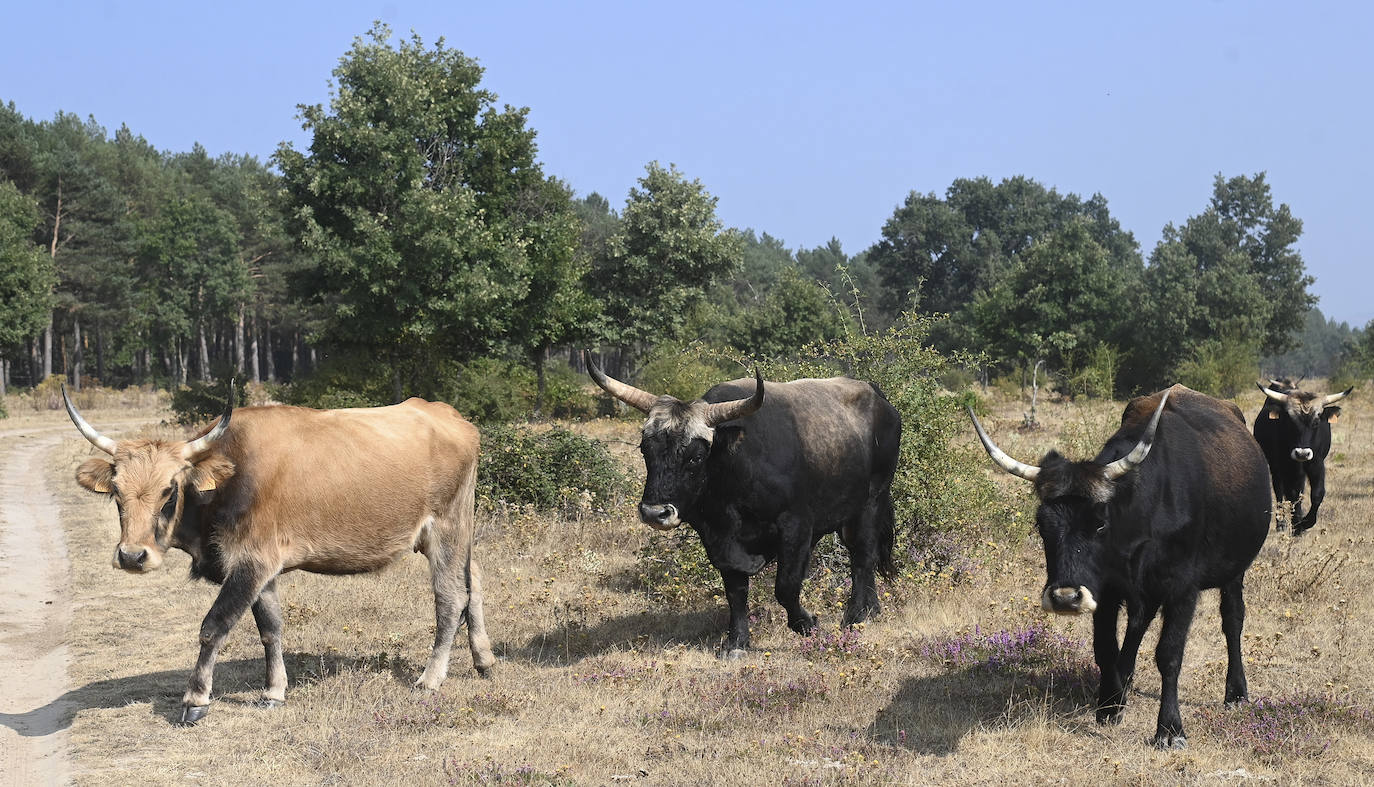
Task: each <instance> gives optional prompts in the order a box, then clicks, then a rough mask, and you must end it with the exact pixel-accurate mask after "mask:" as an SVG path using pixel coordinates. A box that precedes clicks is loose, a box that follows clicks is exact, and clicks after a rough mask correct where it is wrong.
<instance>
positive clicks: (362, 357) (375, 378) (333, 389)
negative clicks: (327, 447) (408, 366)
mask: <svg viewBox="0 0 1374 787" xmlns="http://www.w3.org/2000/svg"><path fill="white" fill-rule="evenodd" d="M385 374H386V372H385V370H384V369H381V368H379V367H378V366H377V365H376V364H375V363H373V362H372V359H371V358H370V357H369V356H367V355H366V354H363V353H347V352H340V353H334V354H332V355H330V356H327V357H326V358H325V360H324V361H323V362H322V363H321V364H320V365H319V367H318V368H317V369H316V370H315V372H314V373H313V374H311V375H310V376H308V377H306V378H305V379H303V380H299V381H296V382H293V383H292V384H291V385H290V386H288V387H286V388H285V390H283V392H282V393H283V399H284V400H285V401H286V402H287V403H288V404H295V405H301V406H303V407H315V408H319V409H321V410H331V409H336V408H341V407H377V406H379V405H384V404H387V403H388V402H390V401H391V388H390V381H388V380H387V379H386V376H385Z"/></svg>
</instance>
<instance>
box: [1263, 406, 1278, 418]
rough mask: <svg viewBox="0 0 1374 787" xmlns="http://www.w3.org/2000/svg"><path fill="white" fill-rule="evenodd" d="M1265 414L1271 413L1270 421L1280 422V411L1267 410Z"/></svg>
mask: <svg viewBox="0 0 1374 787" xmlns="http://www.w3.org/2000/svg"><path fill="white" fill-rule="evenodd" d="M1265 412H1267V413H1269V420H1271V421H1277V420H1279V411H1278V410H1273V409H1270V410H1265Z"/></svg>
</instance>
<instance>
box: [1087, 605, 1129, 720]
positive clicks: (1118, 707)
mask: <svg viewBox="0 0 1374 787" xmlns="http://www.w3.org/2000/svg"><path fill="white" fill-rule="evenodd" d="M1120 612H1121V602H1120V600H1119V599H1117V598H1115V597H1113V596H1108V595H1106V594H1103V596H1102V598H1100V599H1098V602H1097V609H1095V610H1093V660H1094V661H1096V662H1097V671H1098V672H1099V673H1100V674H1101V676H1102V678H1101V681H1100V682H1099V683H1098V686H1097V723H1098V724H1108V723H1110V724H1116V723H1117V722H1119V721H1121V712H1122V711H1123V710H1124V709H1125V707H1126V696H1125V691H1126V690H1125V688H1124V687H1123V686H1122V683H1121V673H1120V672H1118V671H1117V669H1116V664H1117V656H1118V655H1120V653H1121V649H1120V647H1119V646H1118V645H1117V641H1116V619H1117V617H1118V615H1119V614H1120ZM1127 619H1128V620H1129V617H1128V618H1127Z"/></svg>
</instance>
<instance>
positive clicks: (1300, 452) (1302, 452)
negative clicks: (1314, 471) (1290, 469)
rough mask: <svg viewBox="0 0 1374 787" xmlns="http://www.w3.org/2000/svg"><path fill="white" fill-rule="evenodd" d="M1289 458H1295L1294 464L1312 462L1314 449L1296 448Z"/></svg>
mask: <svg viewBox="0 0 1374 787" xmlns="http://www.w3.org/2000/svg"><path fill="white" fill-rule="evenodd" d="M1289 456H1291V457H1293V461H1294V462H1310V461H1312V449H1311V448H1294V449H1293V452H1292V453H1291V454H1289Z"/></svg>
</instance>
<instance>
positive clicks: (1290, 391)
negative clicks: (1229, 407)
mask: <svg viewBox="0 0 1374 787" xmlns="http://www.w3.org/2000/svg"><path fill="white" fill-rule="evenodd" d="M1255 384H1256V385H1258V386H1259V389H1260V390H1261V391H1264V395H1265V396H1266V397H1268V398H1266V399H1265V400H1264V406H1263V407H1261V408H1260V411H1259V415H1257V416H1255V442H1257V443H1259V445H1260V448H1262V449H1264V458H1265V459H1266V460H1268V462H1269V478H1270V480H1271V481H1272V482H1273V485H1274V499H1276V500H1278V501H1279V502H1280V503H1283V502H1285V501H1288V502H1291V503H1292V504H1293V515H1292V522H1293V535H1295V536H1296V535H1300V534H1302V533H1304V532H1306V531H1307V530H1308V529H1309V528H1311V527H1312V526H1313V525H1315V524H1317V510H1318V509H1319V508H1321V505H1322V499H1323V498H1325V497H1326V455H1327V454H1328V453H1330V451H1331V424H1333V423H1335V421H1336V420H1337V418H1339V417H1340V414H1341V408H1339V407H1335V406H1333V405H1335V403H1336V402H1339V401H1340V400H1342V399H1344V398H1345V397H1347V396H1349V395H1350V392H1351V391H1353V390H1355V387H1354V386H1351V387H1349V388H1347V389H1345V390H1344V391H1342V392H1340V393H1337V394H1329V395H1326V396H1323V395H1322V394H1314V393H1310V392H1308V391H1300V390H1298V387H1297V386H1296V385H1294V384H1293V383H1292V382H1290V381H1289V380H1271V381H1270V382H1269V385H1267V386H1266V385H1264V384H1263V383H1255ZM1304 477H1306V481H1307V484H1308V486H1309V487H1311V489H1312V509H1311V510H1310V511H1308V512H1307V515H1306V516H1303V513H1302V484H1303V480H1304ZM1283 526H1284V523H1283V522H1282V521H1280V522H1279V523H1278V525H1277V527H1278V529H1279V530H1282V529H1283Z"/></svg>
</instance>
